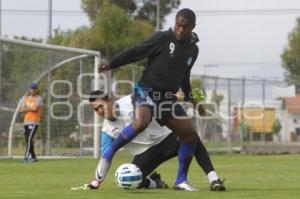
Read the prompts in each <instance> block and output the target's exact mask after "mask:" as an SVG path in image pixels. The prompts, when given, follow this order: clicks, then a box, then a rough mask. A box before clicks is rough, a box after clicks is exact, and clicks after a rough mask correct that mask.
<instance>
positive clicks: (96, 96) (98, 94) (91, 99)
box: [89, 90, 109, 102]
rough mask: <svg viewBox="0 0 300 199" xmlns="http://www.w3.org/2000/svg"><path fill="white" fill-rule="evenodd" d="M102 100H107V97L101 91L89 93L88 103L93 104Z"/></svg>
mask: <svg viewBox="0 0 300 199" xmlns="http://www.w3.org/2000/svg"><path fill="white" fill-rule="evenodd" d="M99 98H100V99H103V100H105V101H107V100H108V99H109V97H108V95H106V94H105V93H104V92H103V91H101V90H94V91H92V92H91V93H90V96H89V102H94V101H96V99H99Z"/></svg>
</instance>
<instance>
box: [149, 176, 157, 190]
mask: <svg viewBox="0 0 300 199" xmlns="http://www.w3.org/2000/svg"><path fill="white" fill-rule="evenodd" d="M147 179H148V180H149V181H150V184H149V187H148V188H149V189H156V188H157V186H156V182H155V181H154V180H152V179H151V178H147Z"/></svg>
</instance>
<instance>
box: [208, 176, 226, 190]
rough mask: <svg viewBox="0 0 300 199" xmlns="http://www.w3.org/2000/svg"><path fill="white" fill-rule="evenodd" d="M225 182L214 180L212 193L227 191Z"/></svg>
mask: <svg viewBox="0 0 300 199" xmlns="http://www.w3.org/2000/svg"><path fill="white" fill-rule="evenodd" d="M224 181H225V179H224V180H220V179H218V180H214V181H212V183H211V185H210V190H211V191H226V187H225V185H224Z"/></svg>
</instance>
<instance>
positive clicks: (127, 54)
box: [98, 32, 163, 73]
mask: <svg viewBox="0 0 300 199" xmlns="http://www.w3.org/2000/svg"><path fill="white" fill-rule="evenodd" d="M162 37H163V33H162V32H156V33H154V34H153V35H152V36H151V37H149V38H148V39H147V40H145V41H143V42H142V43H140V44H138V45H136V46H134V47H132V48H129V49H126V50H124V51H122V52H120V53H118V54H116V55H115V56H114V57H113V58H112V59H111V60H110V61H109V62H108V63H104V64H100V65H99V66H98V72H99V73H100V72H103V71H105V70H110V69H114V68H117V67H119V66H123V65H126V64H129V63H133V62H136V61H140V60H142V59H144V58H146V57H148V56H151V55H153V54H155V53H158V52H159V51H160V45H159V43H160V41H161V40H162Z"/></svg>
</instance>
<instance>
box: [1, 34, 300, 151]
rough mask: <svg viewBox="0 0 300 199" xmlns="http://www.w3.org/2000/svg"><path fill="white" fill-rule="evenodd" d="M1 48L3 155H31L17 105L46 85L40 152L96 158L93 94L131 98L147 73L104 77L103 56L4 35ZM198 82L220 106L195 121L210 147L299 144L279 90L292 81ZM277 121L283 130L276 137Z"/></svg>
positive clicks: (299, 126) (132, 70) (131, 70)
mask: <svg viewBox="0 0 300 199" xmlns="http://www.w3.org/2000/svg"><path fill="white" fill-rule="evenodd" d="M0 49H1V51H0V82H1V86H0V156H9V157H11V156H16V155H20V156H21V155H23V153H24V148H25V139H24V135H23V132H24V130H23V118H22V114H21V113H19V112H18V105H19V104H20V99H21V98H22V97H23V96H24V95H25V94H26V92H27V90H28V86H29V85H30V83H31V82H32V81H38V82H39V84H40V88H39V91H40V93H39V94H40V95H41V96H42V98H43V101H44V106H43V109H44V114H43V119H42V123H41V124H40V126H39V129H38V132H37V134H36V137H35V145H36V152H37V154H38V155H51V156H53V155H60V156H61V155H71V156H81V155H92V154H93V155H94V156H97V154H98V147H99V145H98V143H99V139H98V136H99V127H100V126H96V127H95V125H94V124H96V123H97V122H98V118H97V117H96V116H95V114H94V113H93V111H92V110H91V109H90V108H88V105H87V101H86V100H85V97H86V95H87V94H88V93H89V92H90V90H93V89H97V88H100V87H101V86H103V85H105V84H109V85H106V86H105V87H106V88H107V89H108V90H107V92H108V93H114V94H118V96H113V97H120V96H122V95H126V94H129V93H130V92H131V91H132V86H133V83H134V82H135V81H136V80H137V79H139V77H140V75H141V70H142V68H141V67H137V66H129V67H122V68H120V69H117V70H115V71H113V73H112V74H111V73H109V74H108V76H103V78H102V80H101V79H100V78H99V77H97V76H95V74H96V73H97V72H96V67H95V66H97V64H98V63H99V62H100V54H99V53H98V52H94V51H88V50H80V49H73V48H64V47H58V46H53V45H45V44H36V43H32V42H25V41H18V40H9V39H4V38H1V39H0ZM119 80H122V81H119ZM193 80H199V85H198V86H199V87H200V88H202V89H203V91H204V92H205V93H206V95H207V99H206V102H205V103H206V104H214V105H215V106H214V107H216V108H215V110H213V111H212V110H211V111H212V112H214V114H213V115H210V116H208V117H204V118H203V117H202V118H199V117H195V118H193V122H194V125H195V127H196V128H197V130H198V132H199V135H200V137H201V139H202V140H203V142H204V143H205V144H206V146H207V148H208V149H209V150H212V151H226V152H228V151H229V152H230V151H235V150H240V149H241V147H242V146H245V145H247V144H251V143H266V142H297V141H299V138H300V132H299V131H300V117H299V114H296V115H292V114H289V113H288V111H287V110H286V108H285V107H284V102H283V98H274V93H273V90H274V88H285V87H287V86H288V85H287V83H286V82H283V81H271V80H265V79H260V80H257V79H255V80H254V79H245V78H240V79H239V78H221V77H211V76H192V81H193ZM200 82H201V84H200ZM112 91H113V92H112ZM210 108H211V107H210ZM255 114H256V115H255ZM257 114H258V116H259V117H257ZM289 120H292V121H291V122H294V124H293V125H290V123H289ZM298 120H299V121H298ZM275 121H276V122H277V123H278V122H279V123H280V126H281V128H280V131H279V132H278V133H276V134H275V133H274V132H273V131H274V129H273V126H274V123H275ZM297 122H298V123H297Z"/></svg>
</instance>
